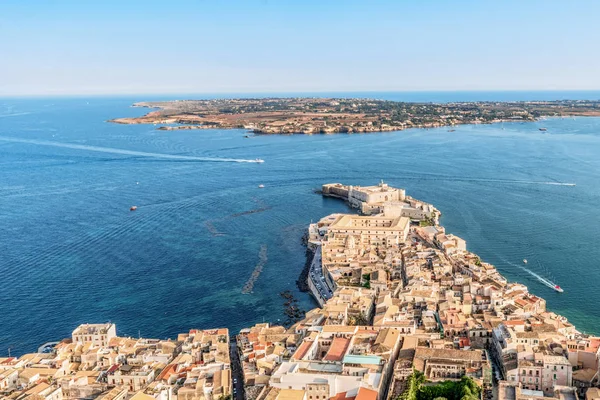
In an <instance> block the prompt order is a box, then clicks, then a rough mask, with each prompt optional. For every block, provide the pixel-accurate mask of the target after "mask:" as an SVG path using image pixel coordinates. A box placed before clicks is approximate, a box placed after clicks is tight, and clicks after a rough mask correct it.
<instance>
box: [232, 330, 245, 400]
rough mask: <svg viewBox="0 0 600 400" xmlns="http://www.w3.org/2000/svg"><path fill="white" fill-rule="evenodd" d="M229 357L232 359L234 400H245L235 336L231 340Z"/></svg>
mask: <svg viewBox="0 0 600 400" xmlns="http://www.w3.org/2000/svg"><path fill="white" fill-rule="evenodd" d="M229 342H230V343H229V357H230V359H231V379H232V381H233V382H232V383H233V396H232V398H233V400H244V398H245V394H244V377H243V372H242V365H241V363H240V358H239V356H238V351H237V343H236V340H235V336H233V337H232V338H230V339H229Z"/></svg>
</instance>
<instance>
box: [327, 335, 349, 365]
mask: <svg viewBox="0 0 600 400" xmlns="http://www.w3.org/2000/svg"><path fill="white" fill-rule="evenodd" d="M349 345H350V340H349V339H344V338H339V337H336V338H334V339H333V342H331V347H330V348H329V351H328V352H327V355H326V356H325V357H324V358H323V360H325V361H342V359H343V358H344V354H345V353H346V350H347V349H348V346H349Z"/></svg>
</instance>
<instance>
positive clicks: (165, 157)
mask: <svg viewBox="0 0 600 400" xmlns="http://www.w3.org/2000/svg"><path fill="white" fill-rule="evenodd" d="M0 141H3V142H10V143H25V144H34V145H38V146H52V147H61V148H65V149H75V150H85V151H95V152H99V153H110V154H120V155H125V156H136V157H148V158H158V159H163V160H180V161H211V162H237V163H262V162H263V161H262V160H260V159H258V158H257V159H255V160H246V159H237V158H217V157H196V156H181V155H176V154H163V153H149V152H145V151H135V150H124V149H115V148H112V147H100V146H88V145H83V144H74V143H62V142H53V141H49V140H34V139H21V138H14V137H8V136H0Z"/></svg>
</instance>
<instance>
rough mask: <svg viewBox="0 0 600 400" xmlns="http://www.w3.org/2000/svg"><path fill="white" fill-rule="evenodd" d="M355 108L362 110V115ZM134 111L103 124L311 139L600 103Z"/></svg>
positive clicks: (182, 106) (162, 106)
mask: <svg viewBox="0 0 600 400" xmlns="http://www.w3.org/2000/svg"><path fill="white" fill-rule="evenodd" d="M356 103H358V104H359V105H360V107H366V109H365V110H364V111H363V110H362V109H361V108H358V106H357V105H356ZM132 107H141V108H152V109H154V111H151V112H149V113H147V114H145V115H143V116H141V117H126V118H114V119H111V120H108V121H107V122H112V123H118V124H153V125H155V126H156V125H161V126H159V127H157V128H156V129H157V130H165V131H170V130H197V129H246V130H247V131H248V132H252V133H254V134H255V135H272V134H275V135H293V134H307V135H312V134H339V133H375V132H395V131H403V130H406V129H412V128H417V129H430V128H440V127H450V128H452V127H454V126H459V125H479V124H482V125H483V124H486V125H487V124H497V123H504V122H506V123H510V122H535V121H539V120H541V119H543V118H547V117H574V116H591V117H594V116H596V117H597V116H600V102H597V101H564V100H561V101H550V102H534V101H532V102H464V103H448V104H442V103H402V102H392V101H380V100H373V99H336V98H290V99H277V98H266V99H221V100H218V101H216V100H177V101H167V102H139V103H134V104H133V105H132ZM307 110H308V111H307ZM357 110H358V111H357ZM169 124H179V125H178V126H168V125H169ZM449 131H452V129H449Z"/></svg>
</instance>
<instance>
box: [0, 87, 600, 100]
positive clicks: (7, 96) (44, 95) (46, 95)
mask: <svg viewBox="0 0 600 400" xmlns="http://www.w3.org/2000/svg"><path fill="white" fill-rule="evenodd" d="M486 92H488V93H490V92H491V93H538V92H542V93H544V92H545V93H560V92H579V93H588V92H600V88H598V89H439V90H435V89H420V90H419V89H417V90H376V89H373V90H317V91H311V90H301V91H239V92H238V91H223V92H210V91H207V92H162V93H150V92H147V93H146V92H130V93H39V94H33V93H26V94H0V99H11V98H50V97H63V98H68V97H128V96H190V95H191V96H198V95H204V96H206V95H211V96H217V95H295V94H299V95H300V94H307V95H308V94H334V93H336V94H337V93H339V94H344V93H486ZM297 97H303V96H297ZM307 97H314V96H307Z"/></svg>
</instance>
